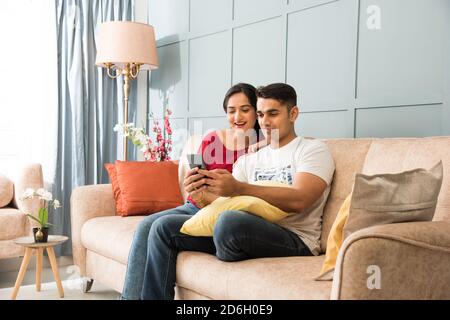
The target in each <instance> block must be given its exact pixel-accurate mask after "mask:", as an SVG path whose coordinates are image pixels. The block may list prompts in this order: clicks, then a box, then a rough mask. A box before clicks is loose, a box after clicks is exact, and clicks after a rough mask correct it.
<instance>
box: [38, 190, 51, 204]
mask: <svg viewBox="0 0 450 320" xmlns="http://www.w3.org/2000/svg"><path fill="white" fill-rule="evenodd" d="M36 194H37V195H38V197H39V199H42V200H45V201H51V200H52V199H53V196H52V194H51V192H48V191H47V190H45V189H44V188H40V189H37V190H36Z"/></svg>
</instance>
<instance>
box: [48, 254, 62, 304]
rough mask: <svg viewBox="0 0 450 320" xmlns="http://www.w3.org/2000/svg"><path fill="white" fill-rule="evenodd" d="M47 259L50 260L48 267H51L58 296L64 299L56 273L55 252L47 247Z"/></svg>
mask: <svg viewBox="0 0 450 320" xmlns="http://www.w3.org/2000/svg"><path fill="white" fill-rule="evenodd" d="M47 253H48V258H49V260H50V265H51V266H52V271H53V276H54V277H55V281H56V286H57V287H58V292H59V296H60V297H61V298H64V290H63V287H62V284H61V279H60V278H59V273H58V263H57V262H56V257H55V251H53V247H47Z"/></svg>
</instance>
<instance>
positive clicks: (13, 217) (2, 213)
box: [0, 208, 28, 240]
mask: <svg viewBox="0 0 450 320" xmlns="http://www.w3.org/2000/svg"><path fill="white" fill-rule="evenodd" d="M27 219H28V218H27V216H26V215H25V214H24V213H22V212H21V211H19V210H17V209H14V208H2V209H0V226H1V228H0V240H12V239H15V238H18V237H23V236H26V235H27V225H28V221H27Z"/></svg>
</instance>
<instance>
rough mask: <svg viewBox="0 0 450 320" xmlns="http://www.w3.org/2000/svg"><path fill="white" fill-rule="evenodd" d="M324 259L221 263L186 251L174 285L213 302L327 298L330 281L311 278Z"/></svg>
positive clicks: (178, 261)
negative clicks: (220, 300)
mask: <svg viewBox="0 0 450 320" xmlns="http://www.w3.org/2000/svg"><path fill="white" fill-rule="evenodd" d="M323 259H324V256H323V255H322V256H309V257H286V258H262V259H251V260H245V261H238V262H223V261H220V260H218V259H217V258H216V257H215V256H213V255H209V254H206V253H201V252H192V251H186V252H181V253H180V254H179V255H178V260H177V276H176V277H177V286H178V287H181V288H188V289H190V290H192V291H194V292H197V293H198V294H199V295H202V296H206V297H209V298H212V299H237V300H241V299H242V300H246V299H288V300H289V299H329V298H330V291H331V282H324V281H320V282H319V281H314V279H313V278H314V277H315V276H317V274H318V273H319V272H320V268H321V267H322V262H323ZM199 270H202V271H201V272H199ZM242 284H245V285H242Z"/></svg>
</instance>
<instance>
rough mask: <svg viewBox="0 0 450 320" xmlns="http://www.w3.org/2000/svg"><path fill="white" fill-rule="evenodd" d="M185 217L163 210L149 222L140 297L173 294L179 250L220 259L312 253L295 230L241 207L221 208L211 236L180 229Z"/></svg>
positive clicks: (234, 259)
mask: <svg viewBox="0 0 450 320" xmlns="http://www.w3.org/2000/svg"><path fill="white" fill-rule="evenodd" d="M189 218H190V215H189V214H166V215H164V216H161V217H160V218H158V219H157V220H156V221H155V222H154V223H153V224H152V226H151V228H150V233H149V234H148V242H147V258H146V263H145V272H144V277H143V285H142V292H141V298H142V299H155V300H162V299H164V300H169V299H173V298H174V295H175V290H174V289H175V280H176V261H177V255H178V253H179V252H180V251H200V252H205V253H209V254H215V255H216V257H217V258H218V259H220V260H222V261H240V260H246V259H254V258H264V257H287V256H303V255H312V253H311V251H310V250H309V248H308V247H307V246H306V245H305V244H304V243H303V241H302V240H301V239H300V238H299V237H298V236H297V235H296V234H295V233H293V232H291V231H289V230H287V229H285V228H282V227H280V226H279V225H277V224H274V223H271V222H268V221H266V220H264V219H262V218H260V217H258V216H255V215H252V214H249V213H246V212H243V211H235V210H231V211H225V212H223V213H222V214H221V215H220V216H219V218H218V220H217V223H216V225H215V227H214V235H213V237H193V236H189V235H186V234H183V233H181V232H180V228H181V226H182V225H183V223H184V222H185V221H186V220H188V219H189ZM199 272H201V270H199ZM139 277H140V276H139ZM140 279H141V278H140ZM139 286H140V284H139Z"/></svg>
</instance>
